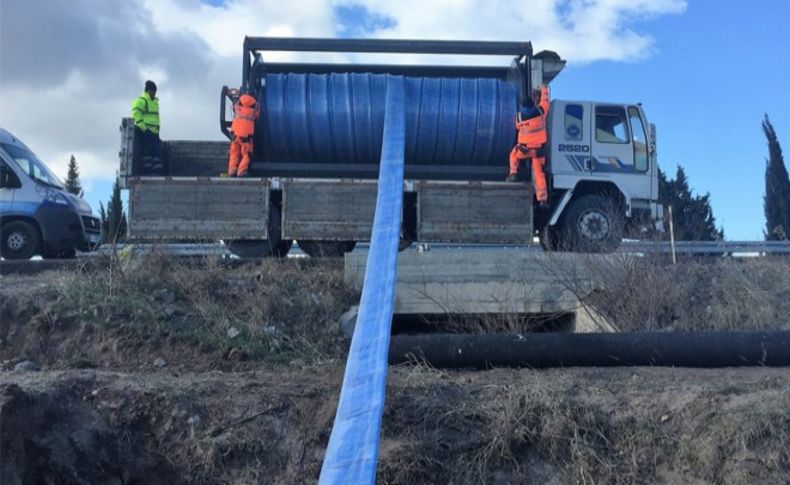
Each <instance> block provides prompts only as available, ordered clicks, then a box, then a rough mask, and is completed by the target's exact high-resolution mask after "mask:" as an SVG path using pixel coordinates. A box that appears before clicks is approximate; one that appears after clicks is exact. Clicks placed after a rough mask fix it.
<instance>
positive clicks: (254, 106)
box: [228, 94, 260, 177]
mask: <svg viewBox="0 0 790 485" xmlns="http://www.w3.org/2000/svg"><path fill="white" fill-rule="evenodd" d="M233 113H234V117H233V123H231V125H230V131H231V133H232V134H233V140H231V142H230V158H229V159H228V176H230V177H246V176H247V170H248V169H249V168H250V155H252V136H253V135H254V134H255V122H256V121H257V120H258V117H259V116H260V110H259V108H258V103H257V101H255V97H253V96H252V95H250V94H242V95H241V96H240V97H239V99H238V101H236V102H234V103H233Z"/></svg>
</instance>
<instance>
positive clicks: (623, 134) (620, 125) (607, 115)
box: [595, 106, 629, 143]
mask: <svg viewBox="0 0 790 485" xmlns="http://www.w3.org/2000/svg"><path fill="white" fill-rule="evenodd" d="M595 141H597V142H600V143H628V142H629V139H628V124H627V122H626V117H625V109H624V108H623V107H621V106H596V107H595Z"/></svg>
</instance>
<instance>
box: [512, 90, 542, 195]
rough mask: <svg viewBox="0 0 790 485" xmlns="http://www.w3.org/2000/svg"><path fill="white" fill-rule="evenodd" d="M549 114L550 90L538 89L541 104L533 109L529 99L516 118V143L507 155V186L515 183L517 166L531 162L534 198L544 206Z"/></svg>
mask: <svg viewBox="0 0 790 485" xmlns="http://www.w3.org/2000/svg"><path fill="white" fill-rule="evenodd" d="M548 114H549V87H548V86H546V85H545V84H544V85H542V86H541V87H540V100H539V101H538V105H537V106H535V102H534V100H532V99H531V98H530V99H528V101H527V104H526V105H525V106H524V107H523V108H522V109H521V110H520V111H519V112H518V114H517V115H516V129H517V130H518V141H517V144H516V146H514V147H513V150H511V151H510V175H508V177H507V180H508V182H515V181H516V175H517V174H518V165H519V162H521V160H525V159H527V158H530V159H532V179H533V183H534V185H535V197H536V198H537V199H538V202H540V203H541V204H545V203H546V201H547V200H548V198H549V193H548V188H547V186H546V174H545V173H544V172H543V165H544V164H545V163H546V146H545V145H546V142H547V141H548V135H547V133H546V117H547V116H548Z"/></svg>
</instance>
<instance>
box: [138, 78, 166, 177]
mask: <svg viewBox="0 0 790 485" xmlns="http://www.w3.org/2000/svg"><path fill="white" fill-rule="evenodd" d="M132 120H133V121H134V128H135V131H136V132H137V139H138V140H139V141H140V151H141V152H142V156H141V162H142V165H143V175H164V174H165V170H164V164H163V162H162V140H160V139H159V98H157V97H156V84H154V82H153V81H150V80H149V81H146V82H145V90H144V91H143V94H141V95H140V96H138V97H137V99H135V100H134V101H133V102H132Z"/></svg>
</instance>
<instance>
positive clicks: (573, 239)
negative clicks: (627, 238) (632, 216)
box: [561, 194, 624, 253]
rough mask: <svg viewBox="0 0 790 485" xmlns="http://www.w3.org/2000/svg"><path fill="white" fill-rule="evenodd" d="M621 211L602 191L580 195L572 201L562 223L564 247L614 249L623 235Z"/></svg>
mask: <svg viewBox="0 0 790 485" xmlns="http://www.w3.org/2000/svg"><path fill="white" fill-rule="evenodd" d="M623 225H624V217H623V211H622V210H621V209H620V208H619V207H618V205H617V204H616V203H614V202H613V201H612V200H611V199H608V198H606V197H604V196H602V195H598V194H589V195H583V196H581V197H579V198H578V199H576V200H574V201H573V202H571V205H570V207H568V210H567V211H566V212H565V215H564V217H563V225H562V238H561V239H562V241H561V244H562V246H563V248H564V249H567V250H570V251H575V252H586V253H606V252H611V251H614V250H615V249H617V247H618V246H619V245H620V241H621V240H622V238H623Z"/></svg>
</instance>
